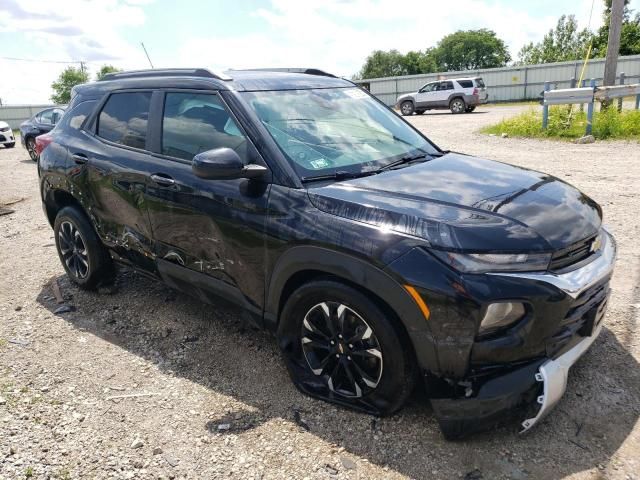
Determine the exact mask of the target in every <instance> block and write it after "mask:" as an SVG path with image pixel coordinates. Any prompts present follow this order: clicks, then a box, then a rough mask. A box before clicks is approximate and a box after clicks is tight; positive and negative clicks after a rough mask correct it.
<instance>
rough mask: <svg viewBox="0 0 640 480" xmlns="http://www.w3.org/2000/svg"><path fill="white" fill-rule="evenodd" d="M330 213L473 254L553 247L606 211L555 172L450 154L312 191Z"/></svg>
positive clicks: (589, 230) (585, 232)
mask: <svg viewBox="0 0 640 480" xmlns="http://www.w3.org/2000/svg"><path fill="white" fill-rule="evenodd" d="M309 196H310V199H311V201H312V203H313V204H314V205H315V206H316V207H317V208H319V209H320V210H323V211H325V212H327V213H331V214H333V215H337V216H341V217H344V218H348V219H351V220H355V221H359V222H364V223H368V224H373V225H376V226H379V227H380V228H381V229H386V230H389V231H395V232H399V233H403V234H408V235H412V236H415V237H421V238H424V239H425V240H427V241H429V242H430V243H431V244H432V245H433V246H435V247H439V248H447V249H455V250H466V251H478V252H482V251H493V252H513V251H552V250H556V249H560V248H564V247H566V246H568V245H570V244H572V243H574V242H577V241H579V240H583V239H585V238H587V237H589V236H591V235H594V234H595V233H596V232H597V231H598V230H599V228H600V224H601V218H602V214H601V209H600V207H599V206H598V205H597V204H596V203H595V202H594V201H593V200H591V199H590V198H589V197H587V196H586V195H584V194H583V193H581V192H580V191H579V190H577V189H576V188H574V187H572V186H571V185H569V184H567V183H565V182H563V181H562V180H559V179H558V178H555V177H553V176H551V175H547V174H544V173H540V172H536V171H533V170H528V169H526V168H522V167H516V166H513V165H508V164H505V163H500V162H496V161H492V160H486V159H481V158H476V157H471V156H466V155H461V154H455V153H449V154H446V155H443V156H442V157H440V158H436V159H433V160H430V161H426V162H422V163H419V164H414V165H411V166H408V167H405V168H401V169H396V170H390V171H386V172H383V173H380V174H378V175H373V176H368V177H362V178H356V179H353V180H349V181H343V182H335V183H332V184H329V185H326V184H325V185H318V186H314V187H312V188H309Z"/></svg>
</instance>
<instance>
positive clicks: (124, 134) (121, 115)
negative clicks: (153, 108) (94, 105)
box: [98, 92, 151, 149]
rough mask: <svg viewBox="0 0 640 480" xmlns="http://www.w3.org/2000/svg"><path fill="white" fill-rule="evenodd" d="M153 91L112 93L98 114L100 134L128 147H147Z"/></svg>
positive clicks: (106, 138)
mask: <svg viewBox="0 0 640 480" xmlns="http://www.w3.org/2000/svg"><path fill="white" fill-rule="evenodd" d="M150 103H151V92H127V93H114V94H112V95H111V96H110V97H109V99H108V100H107V103H105V105H104V107H103V108H102V111H101V112H100V115H99V116H98V136H99V137H102V138H104V139H105V140H109V141H111V142H115V143H120V144H122V145H126V146H128V147H134V148H141V149H143V148H144V147H145V143H146V140H147V123H148V119H149V104H150Z"/></svg>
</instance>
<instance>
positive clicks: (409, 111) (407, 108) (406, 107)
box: [400, 100, 414, 117]
mask: <svg viewBox="0 0 640 480" xmlns="http://www.w3.org/2000/svg"><path fill="white" fill-rule="evenodd" d="M413 112H414V106H413V102H412V101H411V100H405V101H404V102H402V103H401V104H400V113H401V114H402V116H404V117H406V116H409V115H413Z"/></svg>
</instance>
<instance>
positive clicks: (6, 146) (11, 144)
mask: <svg viewBox="0 0 640 480" xmlns="http://www.w3.org/2000/svg"><path fill="white" fill-rule="evenodd" d="M4 146H5V148H13V147H15V146H16V142H11V143H5V144H4Z"/></svg>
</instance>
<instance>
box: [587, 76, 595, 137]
mask: <svg viewBox="0 0 640 480" xmlns="http://www.w3.org/2000/svg"><path fill="white" fill-rule="evenodd" d="M590 85H591V88H592V89H595V88H596V79H595V78H592V79H591V84H590ZM594 101H595V99H592V100H591V103H589V104H588V105H587V130H586V133H585V135H591V132H592V127H593V102H594Z"/></svg>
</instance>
